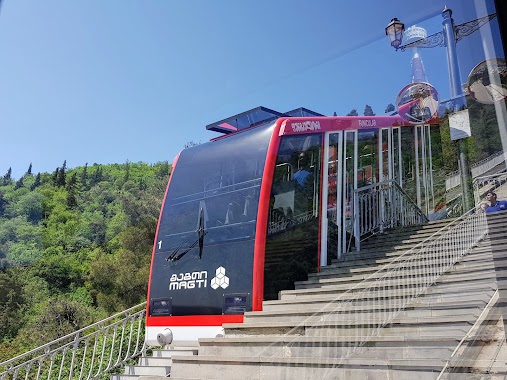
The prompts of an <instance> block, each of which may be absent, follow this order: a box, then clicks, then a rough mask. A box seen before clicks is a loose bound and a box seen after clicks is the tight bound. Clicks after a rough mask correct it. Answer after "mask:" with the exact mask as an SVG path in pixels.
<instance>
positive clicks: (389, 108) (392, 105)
mask: <svg viewBox="0 0 507 380" xmlns="http://www.w3.org/2000/svg"><path fill="white" fill-rule="evenodd" d="M395 109H396V108H395V107H394V104H393V103H389V104H388V105H387V107H386V110H385V111H384V113H390V112H393V111H394V110H395Z"/></svg>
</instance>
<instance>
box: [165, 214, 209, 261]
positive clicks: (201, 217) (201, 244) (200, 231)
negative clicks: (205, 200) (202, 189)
mask: <svg viewBox="0 0 507 380" xmlns="http://www.w3.org/2000/svg"><path fill="white" fill-rule="evenodd" d="M195 232H197V240H196V241H194V242H193V243H192V244H191V245H190V246H189V247H188V248H187V249H185V250H184V251H182V252H181V253H179V250H180V249H181V247H183V245H184V244H185V243H186V242H183V243H181V244H180V245H179V246H178V247H176V249H175V250H174V251H173V252H172V253H171V254H170V255H169V256H168V257H167V258H166V261H171V262H174V261H178V260H179V259H181V258H182V257H183V256H185V255H186V254H187V253H188V252H190V251H191V250H192V249H193V248H195V246H196V245H197V244H199V259H200V258H201V257H202V252H203V248H204V236H205V235H206V234H207V232H206V231H205V230H204V210H203V209H202V207H201V210H200V212H199V227H198V228H197V231H195ZM178 253H179V254H178Z"/></svg>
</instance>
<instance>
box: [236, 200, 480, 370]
mask: <svg viewBox="0 0 507 380" xmlns="http://www.w3.org/2000/svg"><path fill="white" fill-rule="evenodd" d="M487 230H488V226H487V221H486V215H485V214H484V213H483V212H481V211H480V210H479V209H477V210H475V209H474V210H471V211H469V212H468V213H466V214H464V215H463V216H461V217H460V218H458V219H455V220H454V221H452V222H451V223H450V224H448V225H447V226H445V227H444V228H442V229H440V230H439V231H438V232H436V233H434V234H433V235H431V236H430V237H428V238H427V239H425V240H424V241H423V242H421V243H419V244H417V245H416V246H414V247H413V248H412V249H410V250H408V251H407V252H405V253H403V254H402V255H400V256H398V257H397V258H396V259H395V260H393V261H392V262H390V263H389V264H387V265H385V266H383V267H382V268H381V269H379V270H378V271H377V272H375V273H373V274H371V275H370V276H368V277H367V278H366V279H364V280H363V281H361V282H360V283H358V284H356V285H355V286H352V287H351V288H349V289H348V290H347V291H345V292H343V293H339V294H338V295H336V296H335V298H332V296H330V298H331V299H330V300H329V301H328V302H327V303H326V305H325V306H323V307H322V308H320V309H319V310H318V311H315V312H314V313H312V315H310V316H308V317H306V318H305V319H304V320H303V321H301V322H298V324H297V326H295V327H293V328H292V329H291V330H290V331H288V332H287V333H286V334H285V335H284V336H283V338H281V339H282V340H281V341H283V343H284V344H283V345H284V347H283V351H284V355H287V356H284V357H289V358H290V355H292V352H298V353H301V352H305V354H304V355H301V354H300V355H301V356H305V358H306V359H305V360H307V361H308V362H309V363H311V365H309V366H308V367H305V376H303V377H304V378H314V377H312V376H313V374H316V373H318V378H319V379H331V378H333V379H334V378H336V377H335V376H336V375H337V372H336V369H337V368H338V367H340V366H341V365H342V364H343V363H344V360H346V359H349V358H351V356H352V355H353V354H354V353H356V352H360V350H361V349H362V348H363V347H364V346H365V344H366V343H367V342H368V341H370V340H371V339H372V338H373V337H375V336H379V335H381V334H382V329H383V328H385V327H388V326H389V325H390V324H391V323H393V322H395V319H396V317H398V316H399V315H400V313H401V312H402V311H403V310H405V309H406V308H407V306H408V305H409V304H411V303H412V302H413V301H415V300H416V299H417V297H419V296H421V295H423V294H425V293H426V292H427V291H428V289H429V287H430V286H432V285H433V284H434V283H435V282H436V281H437V280H438V279H439V277H440V276H442V275H443V274H444V273H446V272H448V271H449V270H451V269H452V267H453V266H454V265H455V264H456V263H457V262H458V261H459V260H460V259H461V258H462V257H463V256H464V255H466V254H467V253H468V252H469V251H470V250H471V249H473V248H474V247H475V246H476V245H477V243H478V242H479V241H480V240H482V239H483V238H484V237H485V236H486V234H487ZM344 329H345V330H347V331H348V332H345V330H344ZM312 336H313V337H316V339H315V340H311V339H306V338H302V337H312ZM327 341H329V343H328V344H327V343H326V342H327ZM315 342H316V343H315ZM337 342H340V343H337ZM274 344H278V343H274ZM266 350H267V348H264V349H261V350H259V352H256V353H255V356H259V357H261V356H263V352H265V351H266ZM285 353H286V354H285ZM264 355H265V354H264ZM277 355H278V354H276V355H274V357H276V356H277ZM312 358H313V359H314V360H312ZM287 371H289V369H287ZM323 373H324V374H323ZM307 375H308V376H307ZM246 378H251V379H253V378H256V375H255V374H252V376H251V377H246Z"/></svg>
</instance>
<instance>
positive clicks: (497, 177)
mask: <svg viewBox="0 0 507 380" xmlns="http://www.w3.org/2000/svg"><path fill="white" fill-rule="evenodd" d="M505 183H507V169H503V170H501V171H499V172H497V173H494V174H490V175H487V176H481V177H477V178H474V181H473V188H474V196H475V203H476V204H477V203H479V202H480V201H481V198H482V197H483V196H484V193H486V192H487V191H488V190H494V189H497V188H498V187H500V186H502V185H503V184H505Z"/></svg>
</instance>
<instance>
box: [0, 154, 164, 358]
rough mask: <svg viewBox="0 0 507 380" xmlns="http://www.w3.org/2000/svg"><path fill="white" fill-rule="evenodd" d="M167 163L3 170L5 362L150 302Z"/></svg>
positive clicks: (0, 303)
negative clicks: (152, 260)
mask: <svg viewBox="0 0 507 380" xmlns="http://www.w3.org/2000/svg"><path fill="white" fill-rule="evenodd" d="M169 172H170V166H169V164H168V163H167V162H160V163H157V164H154V165H148V164H145V163H131V162H127V163H125V164H113V165H97V164H94V165H93V166H91V167H88V166H87V165H85V166H84V167H77V168H74V169H70V170H68V169H67V168H66V164H65V162H64V163H63V165H62V166H61V167H59V168H57V169H56V170H55V171H54V172H53V173H39V174H36V175H35V174H33V173H32V166H31V165H30V167H29V168H28V170H27V172H26V173H25V175H24V176H23V177H22V178H19V179H17V180H14V179H13V178H11V170H10V169H9V170H8V171H7V173H6V174H5V175H4V176H3V177H0V322H1V323H0V362H1V361H4V360H6V359H9V358H11V357H13V356H15V355H16V354H18V353H21V352H24V351H26V350H28V349H29V348H33V347H36V346H39V345H41V344H43V343H46V342H48V341H50V340H52V339H55V338H56V337H58V336H61V335H64V334H67V333H69V332H71V331H74V330H77V329H79V328H81V327H84V326H86V325H88V324H90V323H91V322H93V321H97V320H100V319H102V318H105V317H107V316H108V315H111V314H112V313H114V312H115V311H121V310H124V309H126V308H127V307H129V306H132V305H135V304H138V303H140V302H143V301H144V300H145V298H146V290H147V282H148V273H149V263H150V258H151V250H152V245H153V239H154V234H155V230H156V223H157V218H158V214H159V210H160V205H161V203H162V198H163V195H164V191H165V186H166V184H167V180H168V177H169Z"/></svg>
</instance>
